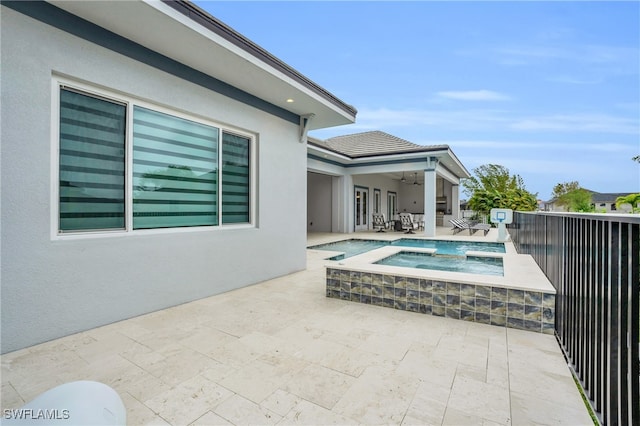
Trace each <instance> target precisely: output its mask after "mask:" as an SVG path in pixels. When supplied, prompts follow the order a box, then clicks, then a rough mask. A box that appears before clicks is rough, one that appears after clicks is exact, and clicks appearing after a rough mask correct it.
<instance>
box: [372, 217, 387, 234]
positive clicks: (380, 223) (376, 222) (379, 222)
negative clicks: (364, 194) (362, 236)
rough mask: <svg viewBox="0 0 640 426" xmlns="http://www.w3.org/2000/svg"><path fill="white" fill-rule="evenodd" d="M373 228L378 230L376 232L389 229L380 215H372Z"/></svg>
mask: <svg viewBox="0 0 640 426" xmlns="http://www.w3.org/2000/svg"><path fill="white" fill-rule="evenodd" d="M372 218H373V228H374V229H376V228H377V229H378V230H377V231H376V232H384V230H385V229H388V228H389V222H387V221H386V220H385V218H384V215H383V214H382V213H373V215H372Z"/></svg>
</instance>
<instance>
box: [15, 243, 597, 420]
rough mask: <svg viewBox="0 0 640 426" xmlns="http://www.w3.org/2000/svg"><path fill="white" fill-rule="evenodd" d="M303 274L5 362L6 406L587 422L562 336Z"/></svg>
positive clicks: (312, 258) (311, 265)
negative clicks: (458, 315) (81, 400)
mask: <svg viewBox="0 0 640 426" xmlns="http://www.w3.org/2000/svg"><path fill="white" fill-rule="evenodd" d="M324 264H325V262H324V261H323V260H322V258H321V254H320V255H319V254H318V253H313V252H309V253H308V268H307V270H305V271H302V272H298V273H294V274H291V275H288V276H284V277H281V278H277V279H273V280H270V281H266V282H263V283H260V284H257V285H254V286H251V287H247V288H243V289H240V290H236V291H232V292H229V293H225V294H221V295H217V296H213V297H209V298H205V299H202V300H198V301H195V302H192V303H188V304H184V305H181V306H178V307H174V308H170V309H165V310H162V311H158V312H154V313H151V314H147V315H143V316H140V317H136V318H133V319H129V320H126V321H121V322H119V323H115V324H111V325H108V326H105V327H101V328H97V329H93V330H89V331H86V332H83V333H79V334H75V335H72V336H68V337H64V338H61V339H57V340H54V341H51V342H48V343H44V344H41V345H37V346H34V347H31V348H27V349H23V350H20V351H17V352H13V353H9V354H5V355H3V356H2V408H3V409H4V408H18V407H20V406H21V405H22V404H24V403H25V402H28V401H29V400H31V399H33V398H34V397H36V396H37V395H38V394H40V393H41V392H43V391H45V390H47V389H50V388H52V387H54V386H56V385H58V384H62V383H65V382H69V381H74V380H96V381H100V382H103V383H106V384H108V385H110V386H112V387H113V388H114V389H116V390H117V391H118V393H119V394H120V396H121V398H122V399H123V401H124V404H125V406H126V408H127V423H128V424H131V425H143V424H173V425H188V424H193V425H220V424H237V425H244V424H313V425H320V424H407V425H414V424H415V425H467V424H469V425H531V424H554V425H589V424H592V422H591V420H590V418H589V415H588V413H587V410H586V408H585V406H584V404H583V402H582V400H581V397H580V394H579V392H578V390H577V388H576V386H575V384H574V382H573V379H572V376H571V374H570V371H569V368H568V367H567V365H566V362H565V360H564V358H563V356H562V354H561V351H560V349H559V347H558V344H557V342H556V340H555V338H554V337H553V336H549V335H543V334H538V333H532V332H527V331H520V330H514V329H507V328H501V327H495V326H489V325H483V324H477V323H469V322H464V321H459V320H453V319H447V318H441V317H435V316H429V315H422V314H416V313H411V312H405V311H396V310H393V309H388V308H382V307H377V306H369V305H363V304H358V303H351V302H346V301H342V300H338V299H329V298H326V297H325V280H324V274H325V271H324V267H323V266H324Z"/></svg>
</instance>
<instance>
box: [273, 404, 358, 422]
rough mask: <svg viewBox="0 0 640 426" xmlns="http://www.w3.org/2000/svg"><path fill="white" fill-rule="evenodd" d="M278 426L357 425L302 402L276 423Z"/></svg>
mask: <svg viewBox="0 0 640 426" xmlns="http://www.w3.org/2000/svg"><path fill="white" fill-rule="evenodd" d="M278 424H279V425H309V426H317V425H357V424H358V422H356V421H355V420H353V419H350V418H348V417H344V416H341V415H340V414H337V413H335V412H334V411H331V410H327V409H326V408H324V407H321V406H319V405H316V404H314V403H312V402H309V401H305V400H302V401H301V402H300V403H299V404H297V405H296V406H295V407H294V408H293V409H292V410H291V411H289V413H288V414H287V415H286V416H285V417H284V418H283V419H282V420H281V421H280V422H279V423H278Z"/></svg>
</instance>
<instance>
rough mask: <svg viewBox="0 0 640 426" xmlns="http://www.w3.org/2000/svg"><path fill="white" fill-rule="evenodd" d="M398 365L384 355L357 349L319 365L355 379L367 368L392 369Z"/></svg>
mask: <svg viewBox="0 0 640 426" xmlns="http://www.w3.org/2000/svg"><path fill="white" fill-rule="evenodd" d="M397 363H398V361H395V360H391V359H389V358H385V357H384V356H382V355H378V354H375V353H373V352H368V351H363V350H360V349H356V348H345V349H344V350H342V351H341V352H339V353H337V354H333V355H330V356H328V357H326V358H324V359H322V360H320V361H319V364H320V365H322V366H324V367H327V368H330V369H332V370H336V371H339V372H341V373H344V374H348V375H350V376H353V377H359V376H360V375H361V374H362V372H363V371H364V370H365V369H366V368H368V367H371V366H376V365H388V366H389V367H390V368H391V367H393V366H395V365H396V364H397Z"/></svg>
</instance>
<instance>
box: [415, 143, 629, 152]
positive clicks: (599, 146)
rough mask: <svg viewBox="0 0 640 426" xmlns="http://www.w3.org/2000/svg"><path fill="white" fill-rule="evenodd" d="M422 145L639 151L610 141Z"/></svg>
mask: <svg viewBox="0 0 640 426" xmlns="http://www.w3.org/2000/svg"><path fill="white" fill-rule="evenodd" d="M415 143H418V144H420V145H449V146H450V147H452V148H453V149H454V150H455V149H467V150H471V149H482V150H485V149H491V150H497V151H506V150H523V149H533V150H541V149H544V150H545V151H547V152H552V151H555V152H557V151H565V150H569V151H574V152H575V151H576V150H580V151H581V152H620V153H633V152H635V151H637V147H635V146H632V145H631V144H624V143H610V142H598V143H583V142H577V143H576V142H573V143H572V142H535V141H529V142H521V141H490V140H435V141H434V140H426V141H420V142H415Z"/></svg>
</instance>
